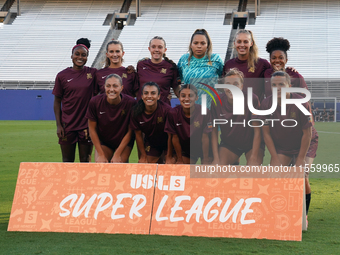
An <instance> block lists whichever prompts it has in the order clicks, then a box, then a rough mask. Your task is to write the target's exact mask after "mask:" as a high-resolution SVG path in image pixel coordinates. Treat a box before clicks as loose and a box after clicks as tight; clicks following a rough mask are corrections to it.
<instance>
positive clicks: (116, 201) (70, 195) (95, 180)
mask: <svg viewBox="0 0 340 255" xmlns="http://www.w3.org/2000/svg"><path fill="white" fill-rule="evenodd" d="M237 169H239V166H237ZM156 175H157V178H156ZM193 176H194V177H195V178H193ZM156 179H157V181H156ZM303 186H304V178H207V176H205V177H204V178H201V177H199V176H196V175H192V177H190V166H189V165H157V164H94V163H89V164H86V163H21V165H20V170H19V175H18V180H17V186H16V190H15V196H14V200H13V206H12V212H11V216H10V221H9V225H8V230H9V231H42V232H81V233H89V232H95V233H132V234H149V233H151V234H160V235H179V236H180V235H188V236H209V237H237V238H259V239H262V238H266V239H277V240H296V241H299V240H301V238H302V219H303V218H302V209H303V196H304V193H303ZM151 211H152V214H151ZM151 216H152V217H151ZM150 223H151V228H150Z"/></svg>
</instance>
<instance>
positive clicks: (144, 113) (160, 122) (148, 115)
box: [130, 82, 171, 163]
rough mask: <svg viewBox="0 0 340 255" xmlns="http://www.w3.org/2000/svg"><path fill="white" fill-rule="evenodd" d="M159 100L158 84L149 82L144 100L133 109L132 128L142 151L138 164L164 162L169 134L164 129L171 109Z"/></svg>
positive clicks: (145, 89) (144, 91)
mask: <svg viewBox="0 0 340 255" xmlns="http://www.w3.org/2000/svg"><path fill="white" fill-rule="evenodd" d="M159 99H160V88H159V86H158V85H157V83H155V82H147V83H145V84H144V85H143V87H142V99H140V100H139V101H138V103H137V105H135V107H134V108H133V112H132V118H131V122H130V126H131V129H132V130H134V131H135V134H136V143H137V147H138V150H139V151H140V158H139V161H138V163H163V162H164V156H165V155H166V151H167V146H168V134H167V133H165V132H164V127H165V122H166V120H167V117H168V113H169V111H170V110H171V107H170V105H168V104H167V103H163V102H162V101H160V100H159ZM143 134H144V141H143Z"/></svg>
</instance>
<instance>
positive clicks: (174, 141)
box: [172, 134, 184, 164]
mask: <svg viewBox="0 0 340 255" xmlns="http://www.w3.org/2000/svg"><path fill="white" fill-rule="evenodd" d="M172 144H173V146H174V149H175V151H176V155H177V161H176V164H184V162H183V158H182V147H181V144H180V142H179V138H178V135H175V134H173V135H172Z"/></svg>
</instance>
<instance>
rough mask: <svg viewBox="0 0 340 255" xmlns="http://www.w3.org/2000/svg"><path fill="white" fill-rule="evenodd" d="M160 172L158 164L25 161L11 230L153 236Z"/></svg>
mask: <svg viewBox="0 0 340 255" xmlns="http://www.w3.org/2000/svg"><path fill="white" fill-rule="evenodd" d="M156 170H157V165H156V164H139V165H137V164H91V163H90V164H85V163H21V165H20V170H19V176H18V181H17V186H16V190H15V195H14V201H13V206H12V212H11V216H10V221H9V225H8V230H9V231H43V232H49V231H51V232H81V233H132V234H149V229H150V219H151V208H152V201H153V194H154V188H153V178H152V177H154V176H155V175H156ZM138 175H139V176H142V175H143V176H147V177H146V178H144V179H143V180H142V179H140V178H137V177H138ZM149 176H151V178H150V180H149V179H147V178H149ZM143 181H144V182H145V183H147V185H145V184H144V182H143Z"/></svg>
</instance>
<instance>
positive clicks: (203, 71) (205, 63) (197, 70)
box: [177, 53, 224, 109]
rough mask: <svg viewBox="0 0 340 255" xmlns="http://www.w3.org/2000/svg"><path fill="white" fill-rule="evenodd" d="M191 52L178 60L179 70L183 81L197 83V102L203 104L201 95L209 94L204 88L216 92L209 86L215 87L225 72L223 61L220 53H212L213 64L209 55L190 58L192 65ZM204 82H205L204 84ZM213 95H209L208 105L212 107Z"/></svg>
mask: <svg viewBox="0 0 340 255" xmlns="http://www.w3.org/2000/svg"><path fill="white" fill-rule="evenodd" d="M188 57H189V53H187V54H184V55H183V56H182V57H181V58H180V60H179V61H178V65H177V66H178V71H179V76H180V78H181V81H182V83H186V84H192V85H195V86H196V88H197V89H198V98H199V99H198V101H197V102H196V103H197V104H201V95H202V94H207V93H206V92H205V91H204V90H203V89H205V90H208V91H209V92H210V93H211V94H212V95H213V94H214V93H213V91H211V90H210V89H209V88H208V87H207V86H205V85H204V84H207V85H209V86H211V87H213V88H214V87H215V84H216V83H217V80H218V78H219V77H220V76H221V75H222V72H223V65H224V64H223V61H222V59H221V57H220V56H219V55H218V54H212V55H211V64H209V59H208V57H207V56H205V57H203V58H200V59H198V58H195V57H194V56H192V57H191V59H190V65H189V64H188ZM202 83H204V84H202ZM211 100H212V99H211V96H210V95H207V106H208V108H209V109H210V104H211Z"/></svg>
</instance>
